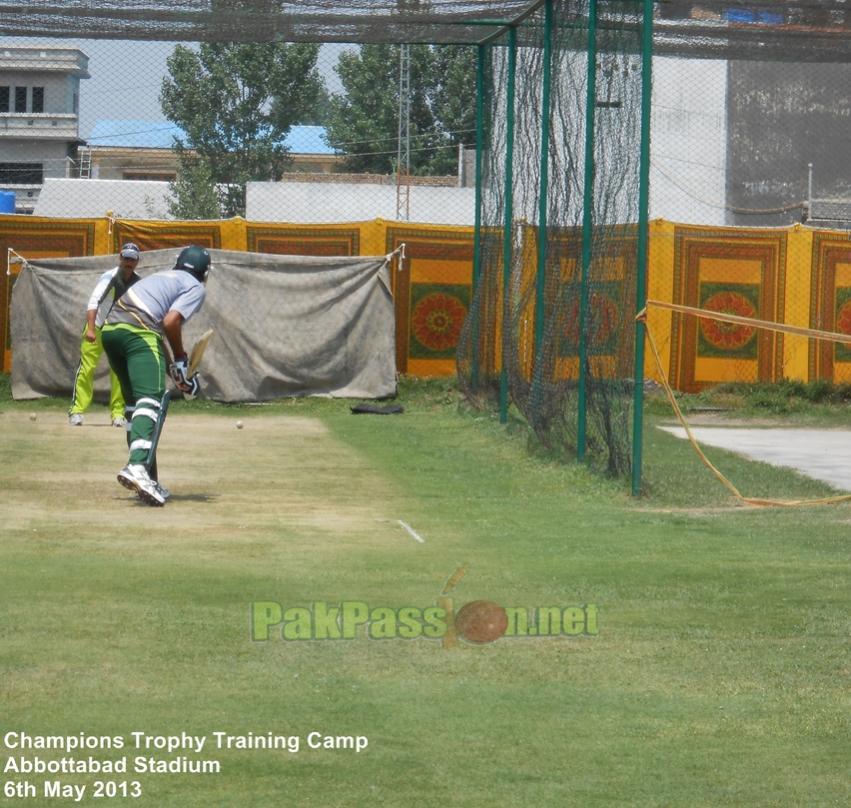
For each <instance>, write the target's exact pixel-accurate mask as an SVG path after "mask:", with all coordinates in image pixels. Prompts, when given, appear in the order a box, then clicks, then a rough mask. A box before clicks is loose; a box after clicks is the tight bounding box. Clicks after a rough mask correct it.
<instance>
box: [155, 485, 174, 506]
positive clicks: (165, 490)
mask: <svg viewBox="0 0 851 808" xmlns="http://www.w3.org/2000/svg"><path fill="white" fill-rule="evenodd" d="M154 485H155V486H156V487H157V491H159V492H160V494H162V496H163V499H164V500H165V501H166V502H168V500H170V499H171V491H169V490H168V488H166V487H165V486H164V485H160V484H159V483H158V482H157V481H156V480H154Z"/></svg>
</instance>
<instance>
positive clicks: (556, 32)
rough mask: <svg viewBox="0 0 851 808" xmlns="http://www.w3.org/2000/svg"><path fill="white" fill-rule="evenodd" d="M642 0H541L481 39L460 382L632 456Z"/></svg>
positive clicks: (558, 440)
mask: <svg viewBox="0 0 851 808" xmlns="http://www.w3.org/2000/svg"><path fill="white" fill-rule="evenodd" d="M641 11H642V6H641V4H640V3H606V2H594V0H583V2H561V1H557V2H552V3H544V4H541V5H540V6H539V7H538V8H537V9H536V10H535V11H534V13H532V14H530V15H529V16H528V17H526V18H525V19H524V20H523V21H522V22H521V23H520V24H519V25H517V26H515V27H512V28H510V29H509V30H507V31H506V32H504V33H502V34H501V35H500V36H499V37H497V38H494V39H493V40H491V41H490V42H488V43H487V44H486V45H484V46H480V68H479V69H480V73H481V76H480V84H481V86H482V88H483V96H484V101H483V104H482V106H483V114H482V116H481V119H482V131H481V132H480V135H481V137H482V140H483V148H482V149H481V150H480V153H481V155H482V156H481V165H480V188H481V198H480V211H481V222H480V228H479V245H478V246H479V250H478V264H477V267H476V270H477V271H476V273H475V274H476V289H475V293H474V299H473V304H472V307H471V313H470V316H469V318H468V321H467V327H466V328H465V331H464V333H463V335H462V340H461V345H460V348H459V361H458V368H459V378H460V381H461V384H462V386H463V388H464V389H465V391H466V392H467V394H468V396H469V397H470V398H471V399H472V400H475V401H478V402H481V403H485V402H489V403H490V404H491V406H494V407H498V408H499V410H500V415H501V418H502V420H506V419H507V415H508V407H509V404H511V405H513V406H514V407H516V409H517V411H518V413H519V414H520V415H521V416H522V418H523V419H524V420H525V421H526V422H528V424H529V426H530V427H531V428H532V429H533V430H534V432H535V434H536V435H537V436H538V438H539V440H540V441H541V442H542V444H544V445H545V446H546V447H548V448H549V449H551V450H555V451H557V452H560V453H568V454H571V455H575V456H578V457H580V458H583V459H587V460H589V461H590V462H591V463H592V465H594V466H596V467H599V468H601V469H602V470H605V471H606V472H607V473H609V474H611V475H629V474H631V472H632V471H633V468H634V457H633V448H634V443H635V442H634V440H633V428H634V424H633V415H634V412H635V410H634V400H635V394H636V385H635V372H634V368H635V366H636V365H635V353H636V351H635V348H636V342H635V333H636V326H635V322H634V314H635V309H636V295H637V294H638V292H637V289H638V287H637V283H636V281H637V279H638V277H639V275H640V274H641V273H642V272H643V267H641V266H640V264H641V261H640V255H639V253H640V246H641V245H640V239H639V235H640V224H641V222H642V220H643V219H644V217H646V211H645V213H644V214H642V209H641V208H642V200H644V202H645V205H646V195H643V194H642V192H641V184H642V160H641V157H642V132H643V127H642V111H643V97H644V95H643V88H644V87H645V85H644V83H643V77H644V76H645V69H646V61H645V60H643V58H642V57H643V50H642V48H643V45H644V39H643V37H644V33H645V31H644V25H643V18H642V14H641Z"/></svg>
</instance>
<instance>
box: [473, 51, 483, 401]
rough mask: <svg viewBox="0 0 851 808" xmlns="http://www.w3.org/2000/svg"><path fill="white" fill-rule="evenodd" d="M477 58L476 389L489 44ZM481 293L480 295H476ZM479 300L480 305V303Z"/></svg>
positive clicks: (476, 386) (475, 378) (476, 382)
mask: <svg viewBox="0 0 851 808" xmlns="http://www.w3.org/2000/svg"><path fill="white" fill-rule="evenodd" d="M477 51H478V53H477V60H476V212H475V222H474V226H475V229H474V231H473V293H472V310H471V312H470V315H471V316H472V318H473V322H472V328H471V329H470V352H471V356H470V385H471V387H472V388H473V390H478V389H479V362H480V359H481V356H480V354H481V351H480V349H479V326H480V319H481V312H480V310H479V309H480V307H481V306H482V303H483V301H482V294H481V291H480V290H479V281H480V279H481V276H482V233H481V230H482V159H483V152H484V148H485V46H484V45H479V46H478V49H477ZM477 294H478V298H477V297H476V295H477ZM477 304H478V305H477Z"/></svg>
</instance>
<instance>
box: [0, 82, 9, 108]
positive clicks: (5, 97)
mask: <svg viewBox="0 0 851 808" xmlns="http://www.w3.org/2000/svg"><path fill="white" fill-rule="evenodd" d="M10 98H11V94H10V92H9V87H8V86H6V87H0V112H8V111H9V99H10Z"/></svg>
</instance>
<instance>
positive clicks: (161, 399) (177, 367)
mask: <svg viewBox="0 0 851 808" xmlns="http://www.w3.org/2000/svg"><path fill="white" fill-rule="evenodd" d="M209 271H210V253H209V252H207V250H205V249H204V248H203V247H198V246H195V245H191V246H189V247H184V249H183V250H181V252H180V255H178V257H177V262H176V263H175V265H174V268H173V269H169V270H163V271H162V272H157V273H155V274H153V275H149V276H147V277H146V278H143V279H142V280H140V281H138V282H137V283H136V284H134V285H133V286H132V287H131V288H130V289H128V290H127V291H126V292H125V293H124V294H123V295H122V296H121V297H120V298H119V299H118V300H117V301H116V303H115V306H114V307H113V309H112V311H111V312H110V314H109V316H108V317H107V319H106V323H105V324H104V326H103V331H102V336H103V347H104V350H105V352H106V355H107V357H108V358H109V364H110V367H111V368H112V370H113V371H114V372H115V375H116V376H117V377H118V380H119V382H120V383H121V392H122V394H123V396H124V400H125V402H126V404H127V411H128V415H130V419H129V422H128V433H127V435H128V437H127V442H128V445H129V448H130V456H129V458H128V460H127V465H126V466H124V468H123V469H121V471H119V472H118V482H119V483H121V485H123V486H124V487H125V488H129V489H130V490H132V491H135V492H136V493H137V494H138V496H139V498H140V499H141V500H142V501H143V502H145V503H147V504H148V505H153V506H162V505H165V503H166V500H167V499H168V498H169V496H170V494H169V492H168V489H166V488H164V487H163V486H162V485H160V483H159V481H158V479H157V468H156V442H155V441H154V440H153V438H154V437H155V434H156V435H157V436H158V435H159V431H160V429H161V428H162V423H161V419H164V418H165V409H166V405H167V402H168V397H167V396H166V394H165V389H166V371H167V372H168V375H169V376H170V377H171V379H172V381H173V382H174V384H175V386H176V387H177V389H178V390H180V391H181V392H182V393H183V395H184V397H185V398H189V399H191V398H195V396H196V395H198V391H199V389H200V385H199V382H198V378H197V374H195V375H190V374H189V367H188V358H187V354H186V351H185V350H184V348H183V324H184V323H185V322H186V321H187V320H188V319H189V318H190V317H192V315H193V314H195V313H196V312H197V311H198V310H199V309H200V308H201V306H202V305H203V303H204V298H205V295H206V287H205V284H206V282H207V275H208V273H209ZM166 342H167V343H168V345H165V344H164V343H166ZM169 349H170V354H171V356H172V357H173V359H172V360H171V361H169V359H168V350H169ZM158 426H159V428H158Z"/></svg>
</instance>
